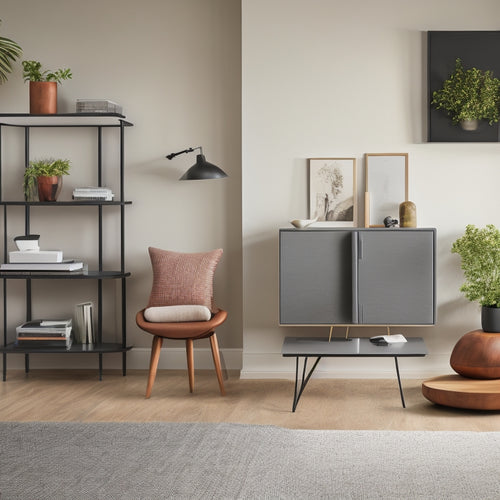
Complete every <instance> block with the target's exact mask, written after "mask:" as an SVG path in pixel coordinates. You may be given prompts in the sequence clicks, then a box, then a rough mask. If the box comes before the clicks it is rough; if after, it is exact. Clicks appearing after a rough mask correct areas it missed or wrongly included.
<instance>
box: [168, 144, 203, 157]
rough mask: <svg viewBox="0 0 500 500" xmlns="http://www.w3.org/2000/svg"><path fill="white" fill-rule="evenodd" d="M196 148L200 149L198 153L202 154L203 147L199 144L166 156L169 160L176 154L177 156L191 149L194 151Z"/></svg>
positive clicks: (189, 151)
mask: <svg viewBox="0 0 500 500" xmlns="http://www.w3.org/2000/svg"><path fill="white" fill-rule="evenodd" d="M197 149H199V150H200V154H203V149H202V148H201V146H197V147H195V148H188V149H184V150H182V151H179V152H178V153H170V154H169V155H167V156H166V158H168V159H169V160H171V159H172V158H175V157H176V156H179V155H181V154H182V153H192V152H193V151H195V150H197Z"/></svg>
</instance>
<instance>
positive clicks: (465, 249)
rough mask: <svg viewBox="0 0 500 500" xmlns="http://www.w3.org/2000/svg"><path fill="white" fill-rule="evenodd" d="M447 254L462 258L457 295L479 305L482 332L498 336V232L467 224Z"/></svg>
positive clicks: (499, 319) (499, 232)
mask: <svg viewBox="0 0 500 500" xmlns="http://www.w3.org/2000/svg"><path fill="white" fill-rule="evenodd" d="M451 251H452V253H457V254H459V255H460V257H461V258H462V264H461V267H462V270H463V272H464V278H465V282H464V283H463V284H462V286H461V287H460V291H461V292H463V293H464V295H465V297H466V298H467V299H469V300H470V301H472V302H478V303H479V304H480V305H481V325H482V328H483V330H484V331H485V332H495V333H500V231H499V230H498V229H497V228H496V227H495V226H494V225H493V224H488V225H487V226H486V227H484V228H477V227H476V226H474V225H473V224H469V225H468V226H467V227H466V228H465V233H464V235H463V236H462V237H461V238H458V239H457V240H456V241H455V242H454V243H453V245H452V247H451Z"/></svg>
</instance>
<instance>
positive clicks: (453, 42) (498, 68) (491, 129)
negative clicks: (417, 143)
mask: <svg viewBox="0 0 500 500" xmlns="http://www.w3.org/2000/svg"><path fill="white" fill-rule="evenodd" d="M427 51H428V55H427V64H428V68H427V79H428V85H427V89H428V93H427V103H428V109H429V113H428V128H427V131H428V134H427V136H428V141H429V142H499V141H500V135H499V130H500V128H499V125H498V123H494V124H493V125H489V124H488V122H487V121H486V120H481V122H480V123H479V127H478V128H477V130H474V131H465V130H462V129H461V127H460V126H458V125H453V123H452V121H451V117H449V116H448V115H447V114H446V113H445V112H444V111H443V110H437V109H435V108H434V107H433V106H431V100H432V94H433V92H434V91H436V90H439V89H440V88H441V87H442V85H443V82H444V81H445V80H446V79H447V78H448V77H449V76H450V74H451V73H452V72H453V71H454V69H455V61H456V59H457V58H460V59H461V60H462V63H463V65H464V67H465V68H466V69H468V68H472V67H476V68H478V69H481V70H483V71H486V70H491V71H492V72H493V76H495V77H496V78H500V57H499V54H500V31H428V32H427Z"/></svg>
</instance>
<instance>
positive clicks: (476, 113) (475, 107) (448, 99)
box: [431, 58, 500, 130]
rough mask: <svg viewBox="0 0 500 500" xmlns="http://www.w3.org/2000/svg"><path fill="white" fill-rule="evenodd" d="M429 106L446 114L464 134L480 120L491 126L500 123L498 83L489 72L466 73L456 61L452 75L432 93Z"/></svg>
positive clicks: (499, 91)
mask: <svg viewBox="0 0 500 500" xmlns="http://www.w3.org/2000/svg"><path fill="white" fill-rule="evenodd" d="M431 104H432V105H433V106H435V108H436V109H443V110H444V111H446V112H447V114H448V115H449V116H451V119H452V122H453V124H454V125H457V124H460V125H461V127H462V128H463V129H464V130H475V129H477V127H478V123H479V120H488V123H489V124H490V125H492V124H493V123H496V122H498V120H499V119H500V115H499V109H498V108H499V105H500V80H499V79H498V78H494V77H493V73H492V72H491V71H482V70H480V69H477V68H471V69H468V70H465V69H464V67H463V64H462V61H461V60H460V59H459V58H458V59H456V61H455V71H454V72H453V73H452V74H451V75H450V77H449V78H448V79H447V80H445V81H444V83H443V87H442V88H441V89H439V90H436V91H434V92H433V94H432V101H431Z"/></svg>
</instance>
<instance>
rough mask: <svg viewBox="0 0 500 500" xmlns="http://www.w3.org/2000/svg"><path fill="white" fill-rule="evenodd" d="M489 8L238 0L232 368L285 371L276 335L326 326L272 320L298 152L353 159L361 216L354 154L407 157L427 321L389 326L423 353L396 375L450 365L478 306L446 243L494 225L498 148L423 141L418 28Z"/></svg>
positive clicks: (438, 2) (422, 58) (458, 2)
mask: <svg viewBox="0 0 500 500" xmlns="http://www.w3.org/2000/svg"><path fill="white" fill-rule="evenodd" d="M499 15H500V4H499V3H498V2H497V1H495V0H478V1H475V2H470V1H467V0H422V1H418V2H414V1H407V0H381V1H377V2H374V1H369V0H350V1H345V0H311V1H307V2H306V1H303V0H273V1H268V0H243V2H242V33H243V36H242V54H243V57H242V67H243V96H242V106H243V107H242V109H243V118H242V120H243V121H242V124H243V146H242V150H243V156H242V158H243V267H244V274H243V276H244V278H243V279H244V328H243V331H244V336H243V337H244V340H243V345H244V354H243V371H242V376H244V377H259V376H262V375H266V376H281V375H282V374H283V373H290V371H291V370H292V369H293V366H292V364H293V363H292V362H291V361H290V360H289V359H283V358H282V357H281V355H280V351H281V344H282V340H283V337H284V336H285V335H300V334H302V333H304V334H311V333H312V334H314V333H316V335H327V334H328V332H327V329H316V330H314V329H312V328H290V327H278V325H277V323H278V315H277V310H278V265H277V262H278V238H277V235H278V228H279V227H286V226H288V227H290V226H289V224H288V221H289V220H290V219H294V218H306V217H307V216H308V205H307V203H308V198H307V158H309V157H321V156H326V157H356V158H357V159H358V162H357V163H358V181H359V184H358V188H359V193H358V197H359V203H360V207H361V210H360V213H361V214H363V209H362V207H363V204H362V202H363V197H362V191H363V190H364V176H363V166H364V163H363V155H364V153H367V152H372V153H375V152H408V153H409V158H410V176H409V181H410V199H411V200H413V201H414V202H415V203H416V205H417V213H418V224H419V226H421V227H436V228H437V230H438V259H437V265H438V267H437V287H438V295H437V299H438V323H437V325H436V326H435V327H433V328H414V329H402V332H403V333H405V334H407V335H421V336H423V337H424V338H425V341H426V343H427V346H428V348H429V356H428V357H426V358H425V359H412V360H405V362H404V363H402V369H403V372H404V373H405V374H406V375H412V376H416V377H422V376H426V375H430V374H439V373H446V372H447V371H450V367H449V364H448V361H449V356H450V353H451V349H452V347H453V345H454V344H455V342H456V341H457V339H458V338H459V337H460V336H461V335H462V334H464V333H466V332H467V331H469V330H471V329H474V328H476V327H478V325H479V309H478V307H477V306H476V305H475V304H471V303H469V302H467V301H466V300H465V299H464V298H463V297H462V296H461V294H460V293H459V291H458V288H459V285H460V283H461V271H460V262H459V258H458V257H457V256H456V255H453V256H452V255H451V254H450V246H451V244H452V242H453V241H454V240H455V239H456V238H457V237H458V236H459V235H460V234H461V233H462V232H463V230H464V228H465V225H466V224H468V223H474V224H477V225H481V226H482V225H484V224H487V223H493V224H497V225H498V224H500V212H499V210H498V208H499V205H498V185H499V184H500V168H499V164H498V154H499V152H500V144H498V143H494V144H491V143H489V144H470V143H469V144H466V143H461V144H437V143H433V144H428V143H426V141H425V138H426V131H425V129H426V106H427V104H426V102H425V96H426V84H425V81H426V44H425V32H426V31H428V30H495V29H498V23H497V20H498V17H499ZM359 224H360V225H362V224H363V220H362V219H360V220H359ZM409 286H411V284H409ZM409 306H410V307H411V305H409ZM370 333H371V332H369V331H366V330H362V329H360V328H358V329H354V331H353V334H360V335H369V334H370ZM378 333H380V332H378ZM325 361H326V360H325ZM320 368H322V370H323V372H322V374H323V375H334V376H346V377H352V376H369V377H371V376H377V375H381V374H382V375H388V374H391V373H393V370H394V368H393V363H392V362H391V361H390V360H389V361H382V360H362V361H360V360H345V359H344V360H339V361H336V362H335V363H331V364H328V363H326V362H324V361H322V363H321V365H320ZM320 374H321V371H320Z"/></svg>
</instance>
